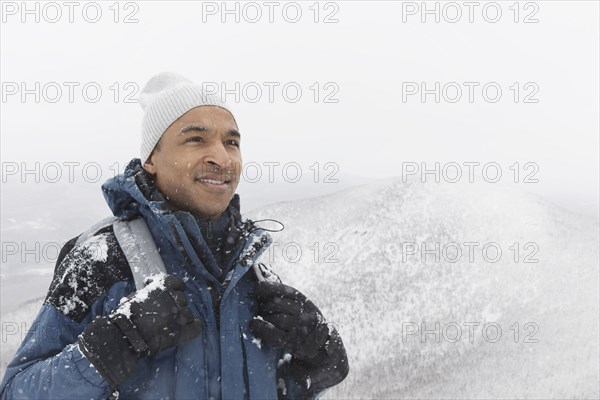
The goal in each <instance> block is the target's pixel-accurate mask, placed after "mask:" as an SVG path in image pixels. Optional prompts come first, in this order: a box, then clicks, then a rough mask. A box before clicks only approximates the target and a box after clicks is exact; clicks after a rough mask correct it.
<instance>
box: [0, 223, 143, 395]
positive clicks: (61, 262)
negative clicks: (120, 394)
mask: <svg viewBox="0 0 600 400" xmlns="http://www.w3.org/2000/svg"><path fill="white" fill-rule="evenodd" d="M75 241H76V238H73V239H72V240H70V241H69V242H67V244H66V245H65V246H64V247H63V249H62V250H61V254H60V255H59V258H58V261H57V263H56V268H55V271H54V277H53V280H52V283H51V284H50V289H49V290H48V294H47V296H46V299H45V301H44V303H43V305H42V308H41V310H40V312H39V313H38V315H37V316H36V318H35V320H34V322H33V323H32V325H31V329H30V330H29V331H28V333H27V335H26V337H25V338H24V340H23V342H22V343H21V346H20V347H19V349H18V350H17V353H16V355H15V357H14V358H13V360H12V362H11V363H10V364H9V365H8V367H7V370H6V373H5V375H4V379H3V381H2V384H1V385H0V398H2V399H13V398H17V399H65V400H66V399H82V398H88V399H90V398H107V397H109V396H110V395H111V393H112V390H111V388H110V387H109V385H108V384H107V383H106V382H104V380H103V379H102V377H101V376H100V374H98V372H97V371H96V369H95V368H94V367H93V366H92V365H91V364H90V362H89V361H88V360H87V359H86V358H85V357H84V356H83V354H82V353H81V352H80V351H79V348H78V346H77V344H76V342H77V336H78V335H79V334H80V333H81V332H82V331H83V329H84V328H85V326H86V325H87V324H88V323H89V322H90V321H91V320H92V319H94V318H95V317H96V316H100V315H107V314H108V313H110V311H112V310H113V309H114V308H116V306H117V304H118V301H119V300H120V299H121V297H123V296H127V295H128V294H129V293H131V292H133V291H134V290H135V286H134V283H133V278H132V275H131V270H130V269H129V265H128V263H127V260H126V259H125V256H124V254H123V252H122V251H121V249H120V247H119V245H118V243H117V240H116V237H115V236H114V233H113V232H112V226H109V227H107V228H105V229H102V230H101V231H99V232H98V233H96V234H95V235H94V236H92V237H91V238H89V239H88V240H86V241H85V242H83V243H80V244H79V245H77V246H74V244H75ZM69 250H70V251H69Z"/></svg>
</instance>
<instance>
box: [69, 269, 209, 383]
mask: <svg viewBox="0 0 600 400" xmlns="http://www.w3.org/2000/svg"><path fill="white" fill-rule="evenodd" d="M184 290H185V283H184V282H183V281H182V280H181V279H180V278H178V277H176V276H175V275H163V276H161V277H157V278H155V279H154V280H152V281H150V282H149V283H147V285H146V287H144V288H143V289H141V290H139V291H137V292H134V293H132V294H131V295H129V296H128V297H126V298H125V299H123V300H121V303H120V304H119V307H118V308H117V309H116V310H115V311H113V312H112V313H111V314H110V315H109V316H108V317H100V318H96V319H95V320H93V321H92V322H90V324H88V326H86V328H85V330H84V331H83V333H82V334H81V335H80V336H79V338H78V344H79V348H80V350H81V352H82V353H83V354H84V355H85V356H86V357H87V358H88V359H89V360H90V362H91V363H92V364H93V365H94V366H95V367H96V369H97V370H98V372H99V373H100V374H101V375H102V376H103V377H104V379H105V380H106V381H107V382H108V383H109V384H110V385H111V386H112V387H113V388H116V387H118V386H119V385H120V384H121V383H122V382H123V381H124V380H125V379H126V378H127V377H128V376H130V375H131V374H132V373H133V371H134V370H135V365H136V363H137V360H138V359H139V358H140V357H142V356H151V355H153V354H156V353H158V352H159V351H162V350H165V349H167V348H169V347H173V346H178V345H180V344H182V343H184V342H186V341H188V340H190V339H193V338H194V337H196V336H198V334H200V331H201V326H202V325H201V321H200V320H199V319H198V318H194V317H193V315H192V311H191V310H190V309H189V308H188V307H187V303H188V302H187V297H186V295H185V293H184Z"/></svg>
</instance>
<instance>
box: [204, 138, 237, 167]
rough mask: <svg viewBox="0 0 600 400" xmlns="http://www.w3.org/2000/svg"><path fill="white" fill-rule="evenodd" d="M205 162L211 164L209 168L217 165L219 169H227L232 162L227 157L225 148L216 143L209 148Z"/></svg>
mask: <svg viewBox="0 0 600 400" xmlns="http://www.w3.org/2000/svg"><path fill="white" fill-rule="evenodd" d="M206 162H207V163H208V164H211V166H214V165H215V164H217V165H218V166H219V167H221V168H227V167H229V166H230V165H231V163H232V162H233V160H232V159H231V157H230V156H229V153H228V152H227V150H226V149H225V146H224V145H223V144H222V143H217V144H215V145H213V146H211V147H210V149H209V152H208V155H207V156H206Z"/></svg>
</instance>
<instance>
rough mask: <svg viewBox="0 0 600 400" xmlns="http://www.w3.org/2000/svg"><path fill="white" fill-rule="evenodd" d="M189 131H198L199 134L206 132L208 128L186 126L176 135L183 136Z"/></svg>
mask: <svg viewBox="0 0 600 400" xmlns="http://www.w3.org/2000/svg"><path fill="white" fill-rule="evenodd" d="M189 131H200V132H206V131H208V128H207V127H205V126H202V125H195V124H192V125H186V126H184V127H183V128H181V130H180V131H179V133H178V135H185V134H186V133H188V132H189Z"/></svg>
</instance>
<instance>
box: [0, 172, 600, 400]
mask: <svg viewBox="0 0 600 400" xmlns="http://www.w3.org/2000/svg"><path fill="white" fill-rule="evenodd" d="M242 201H243V199H242ZM245 217H249V218H252V219H253V220H258V219H262V218H275V219H278V220H280V221H281V222H283V223H284V225H285V227H286V228H285V230H284V231H282V232H277V233H271V235H272V236H273V241H274V244H275V246H272V247H271V250H267V251H266V252H265V253H264V254H263V255H262V257H261V261H263V262H265V263H268V264H269V265H270V267H271V268H272V269H273V271H274V272H275V273H276V274H278V275H279V276H280V277H281V279H282V280H283V282H284V283H286V284H288V285H291V286H294V287H295V288H297V289H298V290H300V291H301V292H302V293H304V294H305V295H307V296H308V297H309V298H310V299H311V300H312V301H313V302H314V303H315V304H316V305H317V306H318V307H319V308H320V309H321V311H322V312H323V314H324V315H325V317H326V319H327V321H328V322H330V323H331V324H332V325H333V326H335V327H336V329H337V330H338V331H339V332H340V335H341V337H342V339H343V341H344V345H345V347H346V350H347V352H348V357H349V363H350V374H349V376H348V377H347V378H346V380H345V381H344V382H343V383H341V384H340V385H338V386H336V387H334V388H332V389H330V390H329V391H328V392H327V394H326V396H325V398H331V399H337V398H369V399H375V398H377V399H380V398H388V399H392V398H393V399H398V398H407V399H408V398H410V399H413V398H419V399H433V398H435V399H451V398H452V399H455V398H464V399H482V398H486V399H496V398H503V399H533V398H544V399H563V398H580V399H588V398H599V397H600V389H599V385H598V382H599V381H600V379H599V378H600V372H599V364H598V360H599V359H600V351H599V333H600V329H599V315H600V309H599V308H600V306H599V304H600V298H599V287H598V282H599V267H598V265H599V254H598V253H599V246H598V244H599V223H598V219H597V218H595V217H589V216H584V215H581V214H578V213H574V212H571V211H569V210H566V209H562V208H559V207H556V206H554V205H553V204H551V203H548V202H546V201H545V200H543V199H542V198H540V197H537V196H534V195H531V194H528V193H526V192H524V191H520V190H518V188H515V187H508V186H503V185H499V184H489V183H483V182H478V183H473V184H469V183H461V184H451V183H421V182H418V181H408V182H403V181H402V180H401V179H400V178H397V179H390V180H386V181H379V182H375V183H371V184H367V185H363V186H360V187H355V188H350V189H346V190H343V191H341V192H337V193H333V194H330V195H326V196H320V197H315V198H310V199H304V200H298V201H287V202H282V203H278V204H275V205H272V206H269V207H265V208H263V209H260V210H256V211H254V212H252V213H250V214H247V215H245ZM411 242H416V243H426V244H427V248H428V249H433V248H435V247H434V246H435V244H436V243H440V246H443V245H444V244H447V243H459V244H464V243H466V242H479V243H480V245H479V246H478V247H475V249H476V250H475V259H474V261H472V262H471V261H469V260H468V257H466V256H465V254H463V257H462V258H461V259H460V260H459V261H458V262H449V261H448V260H447V258H446V259H444V258H442V259H441V260H440V261H439V262H436V260H435V259H434V258H433V256H431V255H430V256H427V257H426V258H425V260H424V261H422V260H421V258H420V256H418V255H415V256H408V255H407V254H406V250H407V248H406V247H403V244H404V246H406V244H407V243H411ZM515 242H517V243H519V255H518V256H519V258H518V262H515V260H514V259H513V257H514V256H515V253H514V251H513V250H511V249H510V246H513V244H514V243H515ZM288 243H292V244H294V246H293V247H290V246H289V247H288V248H289V251H288V253H287V254H286V253H284V252H282V248H283V246H284V245H285V244H288ZM486 243H497V245H498V246H499V247H500V248H501V250H502V257H501V258H500V259H499V260H498V261H497V262H489V261H486V260H485V259H483V258H482V253H481V249H482V244H486ZM527 243H530V244H531V243H533V244H535V246H537V248H536V247H531V245H530V247H524V246H525V244H527ZM296 245H298V246H299V247H300V248H301V251H302V254H301V257H300V258H299V260H298V261H296V262H290V259H292V258H294V257H295V254H296V253H295V252H294V251H293V250H294V248H297V246H296ZM461 248H462V250H463V251H466V250H468V248H467V247H466V246H461ZM513 248H514V247H513ZM316 249H318V254H316V253H315V251H316ZM450 250H452V248H449V250H448V254H451V251H450ZM99 254H100V256H101V254H102V253H101V252H100V253H99ZM403 254H404V256H405V257H406V260H403V259H402V256H403ZM489 254H490V255H493V252H492V251H490V252H489ZM286 256H287V257H286ZM526 256H529V257H530V258H532V259H537V260H538V262H537V263H525V262H523V260H524V258H525V257H526ZM315 259H316V260H315ZM326 261H328V262H326ZM329 261H332V262H329ZM3 280H4V278H3ZM10 283H11V280H10V279H6V280H4V282H3V285H4V284H10ZM21 292H22V293H21ZM21 292H19V295H20V296H22V298H21V306H19V307H17V308H14V309H13V310H10V312H6V313H4V314H3V315H2V323H3V326H5V323H9V322H10V323H12V324H14V325H10V326H11V329H12V328H17V329H18V331H17V333H16V334H10V335H3V336H5V337H4V338H3V339H5V340H3V344H2V351H1V357H2V359H1V362H0V367H1V370H0V373H2V374H3V373H4V370H5V368H6V364H8V362H9V361H10V360H11V359H12V356H13V355H14V352H15V351H16V348H17V347H18V345H19V342H20V340H21V339H22V337H24V332H25V329H28V328H29V324H30V322H31V321H32V320H33V318H34V317H35V315H36V314H37V312H38V310H39V307H40V305H41V301H42V300H43V298H40V297H39V296H40V293H31V292H27V291H21ZM436 323H439V324H440V326H441V327H443V329H441V332H440V331H438V332H439V335H438V336H440V340H439V342H437V341H436V335H435V334H434V333H433V332H436V329H435V324H436ZM528 323H529V325H526V324H528ZM21 324H25V329H23V328H21ZM421 324H425V328H426V329H427V330H429V333H428V334H427V335H425V337H424V339H423V338H422V337H421V336H420V335H419V334H407V332H409V329H411V328H415V327H418V328H419V329H421V327H422V325H421ZM465 324H467V325H465ZM468 324H472V325H471V326H474V325H473V324H478V325H477V326H475V327H474V328H473V332H472V333H473V334H472V335H471V332H470V331H469V328H468V326H469V325H468ZM484 324H488V325H490V326H492V327H493V326H499V327H500V328H501V329H502V333H501V337H500V339H499V340H497V341H495V342H492V341H491V340H489V337H490V336H494V330H493V329H490V330H488V331H487V332H488V334H487V336H484V330H483V329H482V328H483V326H484ZM516 324H518V328H517V325H516ZM6 326H7V327H8V325H6ZM456 326H459V327H461V328H462V336H461V337H460V338H459V339H457V340H451V339H453V338H455V332H456V329H455V328H456ZM403 330H404V333H405V335H404V338H403ZM516 332H518V336H516ZM419 333H420V331H419ZM471 336H472V338H473V340H470V339H471Z"/></svg>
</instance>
